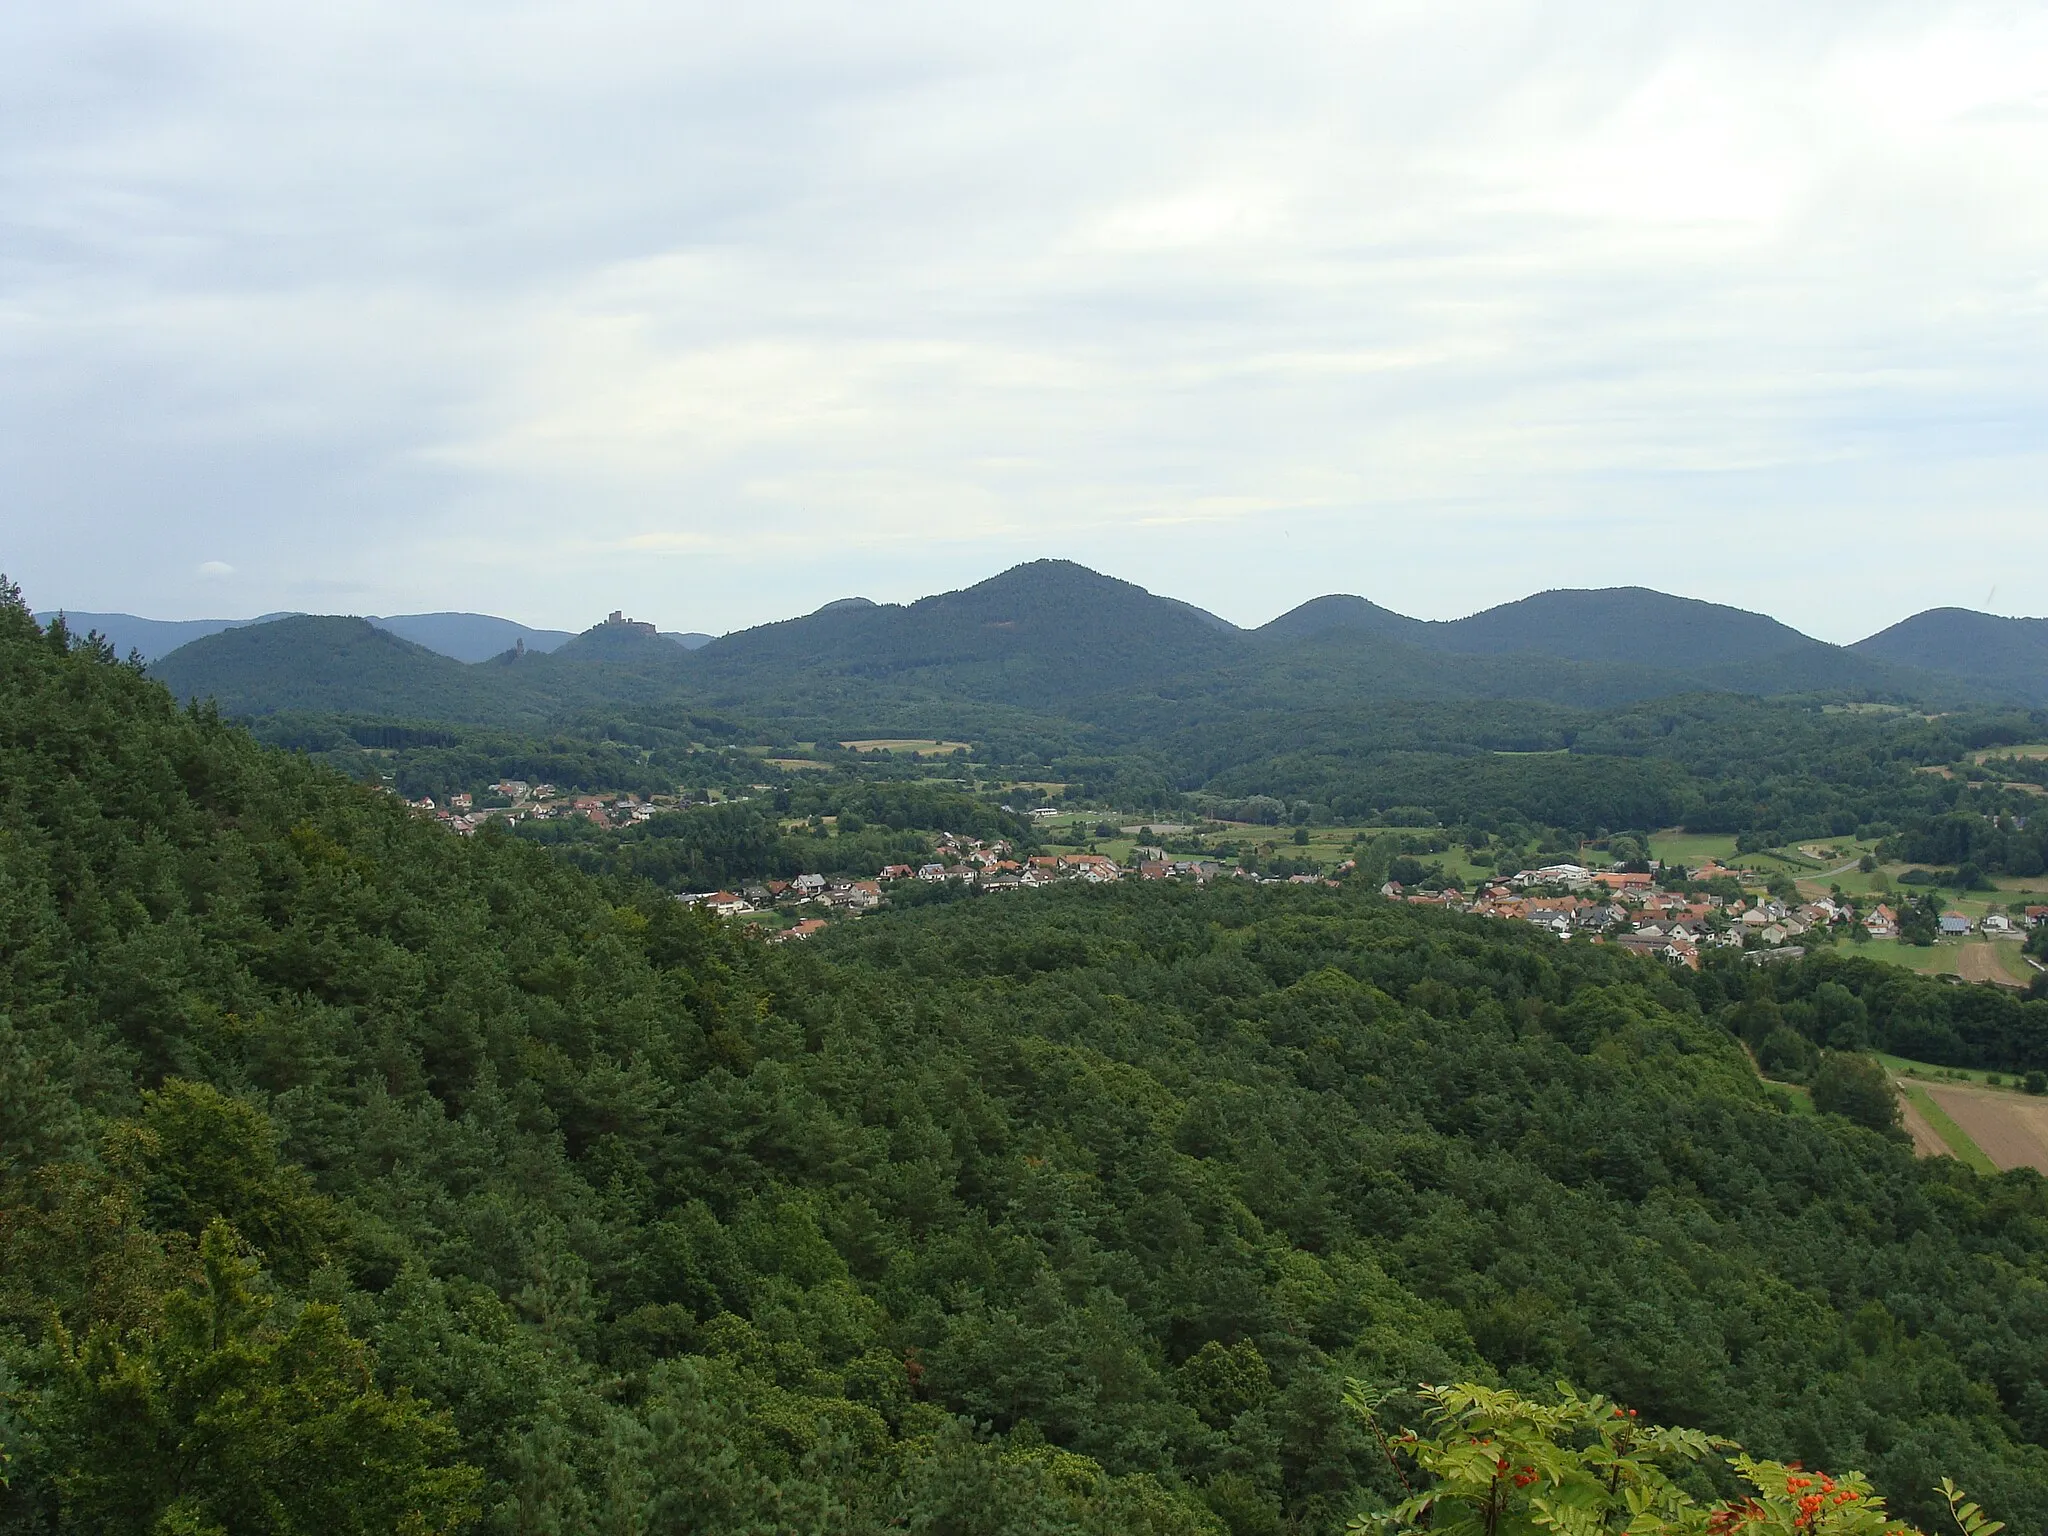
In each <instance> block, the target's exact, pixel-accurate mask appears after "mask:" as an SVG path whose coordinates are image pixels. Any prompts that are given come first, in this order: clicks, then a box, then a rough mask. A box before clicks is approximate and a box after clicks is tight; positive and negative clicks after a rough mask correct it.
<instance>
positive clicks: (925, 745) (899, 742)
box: [839, 736, 968, 755]
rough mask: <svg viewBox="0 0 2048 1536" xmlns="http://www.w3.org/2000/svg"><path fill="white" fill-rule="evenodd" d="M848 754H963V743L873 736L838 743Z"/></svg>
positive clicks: (914, 737)
mask: <svg viewBox="0 0 2048 1536" xmlns="http://www.w3.org/2000/svg"><path fill="white" fill-rule="evenodd" d="M839 745H841V746H842V747H844V748H846V749H847V751H849V752H886V753H889V754H891V755H893V754H895V753H898V752H964V751H966V750H967V749H968V743H966V742H964V741H936V740H933V739H932V738H931V737H928V736H874V737H870V738H868V739H866V740H863V741H842V742H841V743H839Z"/></svg>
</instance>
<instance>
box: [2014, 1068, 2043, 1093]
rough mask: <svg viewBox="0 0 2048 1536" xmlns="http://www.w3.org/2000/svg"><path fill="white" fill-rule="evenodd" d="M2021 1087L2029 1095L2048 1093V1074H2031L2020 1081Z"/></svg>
mask: <svg viewBox="0 0 2048 1536" xmlns="http://www.w3.org/2000/svg"><path fill="white" fill-rule="evenodd" d="M2020 1086H2021V1087H2022V1088H2024V1089H2026V1090H2027V1092H2029V1093H2048V1072H2029V1073H2028V1074H2027V1075H2026V1076H2025V1077H2024V1078H2022V1079H2021V1080H2020Z"/></svg>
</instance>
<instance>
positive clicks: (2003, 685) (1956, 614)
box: [1849, 608, 2048, 704]
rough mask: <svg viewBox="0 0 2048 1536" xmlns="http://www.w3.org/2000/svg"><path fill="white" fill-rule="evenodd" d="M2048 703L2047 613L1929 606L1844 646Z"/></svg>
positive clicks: (1858, 651)
mask: <svg viewBox="0 0 2048 1536" xmlns="http://www.w3.org/2000/svg"><path fill="white" fill-rule="evenodd" d="M1849 649H1850V650H1852V651H1855V652H1856V653H1858V654H1859V655H1862V656H1869V657H1874V658H1876V659H1878V660H1882V661H1888V662H1893V663H1897V664H1901V665H1905V666H1913V667H1924V668H1926V669H1927V670H1928V671H1930V672H1941V673H1946V674H1947V675H1949V676H1951V677H1959V678H1965V679H1968V680H1969V681H1970V682H1973V683H1975V684H1977V685H1978V686H1979V687H1983V688H1990V689H1994V690H1998V691H2002V692H2006V693H2010V694H2011V695H2012V696H2014V697H2016V698H2019V699H2023V700H2025V701H2026V702H2028V703H2030V704H2048V619H2005V618H2000V617H1998V616H1997V615H1995V614H1989V613H1978V612H1975V611H1974V610H1972V609H1969V608H1930V609H1928V610H1927V611H1926V612H1925V613H1916V614H1914V615H1913V617H1911V618H1910V619H1902V620H1900V621H1899V622H1898V623H1897V624H1894V625H1892V627H1891V628H1889V629H1883V630H1879V631H1878V632H1877V633H1876V634H1874V635H1872V636H1870V638H1869V639H1867V640H1858V641H1857V642H1856V643H1855V644H1854V645H1852V646H1850V647H1849Z"/></svg>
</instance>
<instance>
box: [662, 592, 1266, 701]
mask: <svg viewBox="0 0 2048 1536" xmlns="http://www.w3.org/2000/svg"><path fill="white" fill-rule="evenodd" d="M1219 626H1222V627H1219ZM1247 651H1248V642H1247V641H1246V640H1245V639H1244V637H1243V636H1241V635H1240V634H1239V633H1238V632H1237V631H1235V630H1232V629H1230V628H1229V627H1228V626H1227V625H1223V624H1222V621H1221V620H1219V619H1217V618H1216V617H1215V615H1213V614H1209V613H1205V612H1203V610H1201V609H1199V608H1196V607H1194V606H1193V605H1191V604H1187V603H1182V602H1178V601H1176V600H1174V599H1172V598H1163V597H1155V596H1153V595H1152V594H1151V593H1149V592H1147V591H1146V590H1145V589H1144V588H1142V587H1139V586H1135V585H1133V584H1132V583H1130V582H1127V581H1118V580H1117V579H1116V578H1114V577H1110V576H1103V575H1100V574H1099V573H1097V572H1095V571H1091V570H1088V569H1087V568H1085V567H1083V566H1079V565H1075V564H1073V563H1072V562H1071V561H1065V560H1040V561H1034V562H1032V563H1031V564H1028V565H1020V566H1017V567H1015V568H1014V569H1011V570H1008V571H1005V572H1003V573H1002V574H1001V575H999V576H993V577H990V578H989V579H988V580H987V581H984V582H980V583H977V584H976V585H974V586H972V587H968V588H965V589H964V590H962V591H958V592H946V593H940V594H938V595H936V596H933V597H926V598H920V599H919V600H918V601H916V602H914V603H911V604H909V605H907V606H897V605H894V604H867V605H866V606H860V607H855V606H850V605H845V604H830V605H827V606H826V607H825V608H822V609H820V610H819V611H818V612H816V613H813V614H810V615H808V616H807V617H804V618H801V619H790V620H786V621H784V622H783V623H780V624H766V625H762V626H761V627H759V628H757V629H749V630H742V631H740V632H738V633H736V634H730V635H726V636H724V637H722V638H721V639H718V640H715V641H713V642H712V643H711V644H709V645H707V646H705V647H704V648H703V649H702V650H700V651H698V652H697V653H696V658H695V659H696V660H697V661H699V662H700V663H701V671H700V673H699V675H700V676H701V677H703V678H704V679H705V680H706V682H707V684H708V685H710V686H712V687H714V688H716V689H718V690H719V692H720V694H721V696H722V697H733V698H741V697H744V696H745V695H746V693H747V692H749V691H754V692H759V691H763V690H766V689H770V688H775V687H781V686H786V685H787V684H788V683H789V682H792V681H796V680H802V681H804V682H806V683H808V684H810V685H811V686H813V687H816V686H817V685H819V684H829V685H834V686H837V687H841V688H846V687H859V686H861V685H875V684H885V685H890V686H892V687H895V688H899V689H912V690H916V691H919V692H925V693H932V694H938V695H942V696H950V697H955V698H966V699H970V700H973V701H977V702H989V703H998V704H1009V705H1014V706H1019V707H1026V708H1042V709H1053V708H1058V707H1060V706H1061V705H1064V704H1068V703H1071V702H1072V701H1074V700H1077V699H1081V698H1086V697H1090V696H1093V695H1097V694H1100V693H1104V692H1107V691H1109V690H1113V689H1118V688H1128V687H1132V686H1137V685H1142V684H1146V683H1152V682H1157V681H1159V680H1162V679H1164V678H1167V677H1171V676H1176V675H1180V674H1184V673H1189V672H1195V673H1199V672H1201V671H1203V670H1204V669H1206V668H1210V667H1214V666H1217V665H1220V664H1222V663H1224V662H1226V661H1229V660H1232V659H1235V658H1237V657H1240V656H1243V655H1245V654H1247Z"/></svg>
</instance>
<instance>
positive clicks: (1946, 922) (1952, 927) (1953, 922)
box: [1941, 912, 1972, 934]
mask: <svg viewBox="0 0 2048 1536" xmlns="http://www.w3.org/2000/svg"><path fill="white" fill-rule="evenodd" d="M1971 927H1972V924H1971V922H1970V920H1969V918H1967V917H1965V916H1964V915H1963V914H1962V913H1960V912H1944V913H1942V914H1941V931H1942V932H1943V933H1955V934H1962V933H1968V932H1969V931H1970V929H1971Z"/></svg>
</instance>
